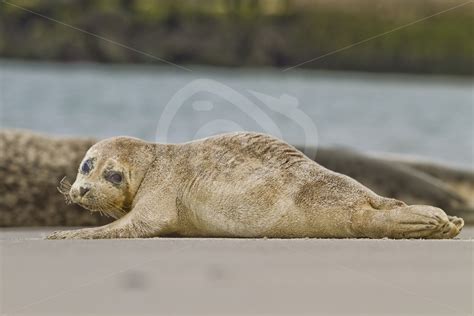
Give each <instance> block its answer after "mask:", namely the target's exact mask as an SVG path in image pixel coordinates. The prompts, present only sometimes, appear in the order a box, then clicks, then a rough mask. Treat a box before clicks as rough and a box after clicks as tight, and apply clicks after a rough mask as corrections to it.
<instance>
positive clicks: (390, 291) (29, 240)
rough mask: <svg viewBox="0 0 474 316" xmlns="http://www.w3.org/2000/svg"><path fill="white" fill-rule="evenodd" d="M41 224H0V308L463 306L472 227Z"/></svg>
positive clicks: (211, 311) (339, 311) (366, 311)
mask: <svg viewBox="0 0 474 316" xmlns="http://www.w3.org/2000/svg"><path fill="white" fill-rule="evenodd" d="M52 230H53V229H49V228H40V229H14V228H12V229H3V230H1V233H0V240H1V241H0V245H1V247H0V250H1V267H2V269H1V271H2V280H1V291H2V295H1V297H2V302H1V306H2V308H1V312H2V315H37V314H44V315H157V314H165V315H191V314H193V315H196V314H198V315H239V314H244V313H245V314H250V315H252V314H255V315H261V314H271V315H317V314H321V315H349V314H351V315H401V314H403V315H472V312H473V307H472V295H473V292H472V291H473V288H472V286H473V249H474V243H473V241H472V237H474V228H472V227H468V228H466V229H465V230H464V231H463V232H462V234H461V235H460V238H459V239H455V240H439V241H436V240H401V241H395V240H368V239H365V240H360V239H359V240H349V239H346V240H329V239H294V240H281V239H260V240H255V239H197V238H196V239H179V238H156V239H134V240H92V241H91V240H68V241H48V240H42V237H43V236H45V235H46V234H47V233H49V232H51V231H52ZM71 311H74V312H71Z"/></svg>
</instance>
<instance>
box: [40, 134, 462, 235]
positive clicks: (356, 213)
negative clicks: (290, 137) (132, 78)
mask: <svg viewBox="0 0 474 316" xmlns="http://www.w3.org/2000/svg"><path fill="white" fill-rule="evenodd" d="M66 194H67V195H68V197H69V198H70V199H71V200H72V201H73V202H75V203H77V204H80V205H82V206H84V207H86V208H88V209H90V210H92V211H103V212H105V213H107V214H109V215H111V216H113V217H115V218H117V220H116V221H115V222H112V223H110V224H108V225H105V226H102V227H96V228H85V229H80V230H72V231H61V232H56V233H53V234H52V235H51V236H49V238H51V239H62V238H130V237H156V236H167V235H179V236H187V237H198V236H199V237H279V238H293V237H320V238H325V237H328V238H329V237H331V238H332V237H334V238H354V237H355V238H357V237H369V238H383V237H389V238H452V237H454V236H456V235H457V234H458V233H459V231H460V230H461V228H462V226H463V221H462V219H460V218H456V217H448V216H447V215H446V214H445V213H444V211H442V210H441V209H438V208H435V207H430V206H407V205H406V204H405V203H403V202H401V201H398V200H394V199H388V198H384V197H381V196H379V195H377V194H375V193H374V192H372V191H371V190H369V189H368V188H366V187H364V186H363V185H361V184H360V183H358V182H357V181H355V180H353V179H351V178H349V177H347V176H344V175H341V174H338V173H335V172H332V171H330V170H328V169H326V168H324V167H322V166H320V165H318V164H317V163H315V162H314V161H312V160H310V159H309V158H307V157H306V156H304V155H303V154H302V153H301V152H300V151H298V150H296V149H295V148H294V147H292V146H290V145H288V144H286V143H285V142H283V141H281V140H278V139H275V138H273V137H270V136H267V135H263V134H257V133H242V132H239V133H231V134H224V135H219V136H215V137H210V138H206V139H203V140H198V141H194V142H190V143H184V144H154V143H147V142H144V141H141V140H138V139H133V138H127V137H119V138H112V139H107V140H104V141H101V142H99V143H97V144H96V145H94V146H92V147H91V149H89V151H88V152H87V153H86V156H85V157H84V159H83V161H82V164H81V166H80V169H79V174H78V177H77V178H76V181H75V183H74V184H73V185H72V187H71V188H70V190H68V192H67V193H66Z"/></svg>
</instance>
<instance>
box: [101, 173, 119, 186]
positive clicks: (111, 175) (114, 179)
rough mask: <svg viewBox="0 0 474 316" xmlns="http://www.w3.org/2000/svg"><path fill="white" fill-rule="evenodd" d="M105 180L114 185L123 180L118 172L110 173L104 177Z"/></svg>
mask: <svg viewBox="0 0 474 316" xmlns="http://www.w3.org/2000/svg"><path fill="white" fill-rule="evenodd" d="M105 179H107V181H110V182H112V183H114V184H119V183H121V182H122V180H123V179H122V174H120V172H110V173H108V174H107V175H106V176H105Z"/></svg>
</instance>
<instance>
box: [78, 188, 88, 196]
mask: <svg viewBox="0 0 474 316" xmlns="http://www.w3.org/2000/svg"><path fill="white" fill-rule="evenodd" d="M89 190H90V188H87V187H79V195H80V196H81V197H82V196H84V195H86V193H87V192H89Z"/></svg>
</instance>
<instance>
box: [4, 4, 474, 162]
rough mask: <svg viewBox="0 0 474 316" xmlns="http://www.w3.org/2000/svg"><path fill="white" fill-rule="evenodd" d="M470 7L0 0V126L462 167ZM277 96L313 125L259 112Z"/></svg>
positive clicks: (470, 130) (472, 31) (470, 118)
mask: <svg viewBox="0 0 474 316" xmlns="http://www.w3.org/2000/svg"><path fill="white" fill-rule="evenodd" d="M473 17H474V4H473V3H472V1H469V2H465V1H459V0H458V1H454V0H453V1H451V0H419V1H409V0H380V1H375V0H339V1H328V0H315V1H308V0H282V1H272V0H260V1H256V0H232V1H224V0H212V1H211V0H205V1H176V0H175V1H162V0H160V1H147V0H130V1H123V0H100V1H97V0H96V1H91V0H90V1H77V0H62V1H39V0H28V1H27V0H8V1H3V2H2V3H1V4H0V58H1V59H0V70H1V87H0V88H1V98H0V102H1V116H0V118H1V120H0V123H1V126H2V127H6V128H27V129H32V130H35V131H40V132H47V133H52V134H58V135H87V136H95V137H109V136H115V135H131V136H136V137H140V138H144V139H147V140H160V139H163V138H165V139H166V140H167V141H186V140H191V139H193V138H196V137H197V136H207V134H214V133H218V132H224V131H229V130H236V129H245V130H256V131H264V132H270V133H272V132H275V133H277V134H280V135H277V136H281V137H283V138H284V139H285V140H287V141H289V142H291V143H293V144H301V143H304V142H305V143H310V144H317V145H321V146H332V145H339V146H347V147H351V148H355V149H359V150H362V151H368V152H389V153H402V154H409V155H416V156H424V157H429V158H431V159H435V160H440V161H443V162H448V163H451V164H456V165H463V166H469V167H472V166H473V161H474V153H473V151H474V147H473V146H474V145H473V144H474V126H473V122H474V113H473V112H474V110H473V108H474V102H473V80H472V79H473V77H472V76H473V74H474V63H473V56H474V40H473V39H474V19H473ZM200 79H206V80H208V81H207V84H205V85H204V86H202V85H201V86H199V88H202V91H194V90H195V89H196V85H195V83H196V80H200ZM193 89H194V90H193ZM183 90H184V91H185V93H184V95H185V97H184V98H181V99H180V100H179V101H180V103H179V104H178V105H176V102H174V103H173V102H171V100H174V99H173V98H175V97H176V95H177V94H179V93H180V92H182V91H183ZM187 90H190V91H191V92H186V91H187ZM255 92H256V93H258V94H260V96H261V95H263V96H265V98H263V99H265V100H266V101H262V98H258V97H256V94H255ZM235 95H238V96H239V97H238V98H237V97H235ZM282 96H284V97H287V96H289V97H290V98H292V100H294V102H293V103H292V104H293V105H291V104H285V103H283V105H282V106H287V109H288V110H287V112H288V111H289V112H291V111H293V110H294V109H295V108H294V105H295V104H296V105H297V109H298V110H299V111H302V112H303V113H304V114H305V115H306V116H307V117H309V118H310V119H311V121H312V122H313V124H314V125H315V126H316V128H317V133H313V135H307V134H305V130H304V126H302V125H304V124H303V123H302V121H301V120H299V119H294V118H291V117H290V116H291V115H282V113H281V112H278V111H275V110H274V109H272V104H271V103H275V102H276V103H278V100H280V101H281V100H282ZM175 99H176V98H175ZM239 100H244V101H245V102H247V101H248V102H249V103H250V104H251V109H250V110H248V109H247V110H246V111H242V109H241V108H240V107H239V105H238V104H236V103H238V102H240V101H239ZM170 103H172V106H173V107H174V109H175V110H176V111H175V113H174V114H173V115H172V116H168V117H167V118H166V120H167V122H166V123H167V124H168V129H167V131H166V135H157V131H159V130H160V128H159V122H160V118H162V117H163V113H164V112H165V108H166V107H167V106H168V105H169V104H170ZM252 107H254V108H253V109H252ZM256 109H261V110H262V111H263V113H264V114H265V118H264V119H263V118H261V117H259V115H257V112H258V111H257V110H256ZM263 121H266V122H267V121H270V122H272V123H274V124H273V125H274V126H276V127H277V129H276V130H275V129H274V130H268V129H265V126H264V125H263V123H262V122H263ZM158 134H159V133H158ZM308 138H310V139H309V140H308ZM311 138H313V139H311Z"/></svg>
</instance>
